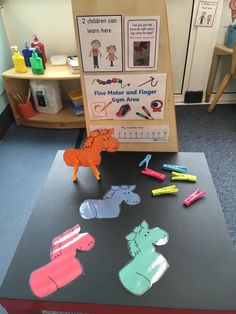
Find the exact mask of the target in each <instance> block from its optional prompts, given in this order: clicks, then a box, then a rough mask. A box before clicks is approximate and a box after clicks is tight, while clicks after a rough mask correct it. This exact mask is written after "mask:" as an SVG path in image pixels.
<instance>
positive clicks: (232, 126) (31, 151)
mask: <svg viewBox="0 0 236 314" xmlns="http://www.w3.org/2000/svg"><path fill="white" fill-rule="evenodd" d="M176 117H177V128H178V137H179V150H180V151H182V152H204V153H205V155H206V158H207V161H208V164H209V168H210V171H211V174H212V177H213V181H214V183H215V186H216V190H217V192H218V196H219V199H220V202H221V205H222V209H223V212H224V215H225V220H226V223H227V226H228V230H229V233H230V235H231V238H232V242H233V244H234V245H235V246H236V205H235V204H236V193H235V191H236V105H222V106H219V105H218V106H217V107H216V109H215V111H214V112H213V113H212V114H209V113H207V107H206V106H202V105H199V106H190V105H188V106H177V107H176ZM78 134H79V132H78V130H44V129H34V128H26V127H16V126H15V125H12V127H11V128H10V130H9V131H8V133H7V134H6V136H5V137H4V138H3V140H2V141H0V237H1V241H0V284H1V281H2V279H3V277H4V275H5V272H6V270H7V267H8V265H9V262H10V260H11V258H12V255H13V253H14V250H15V248H16V247H17V244H18V242H19V239H20V236H21V234H22V232H23V230H24V227H25V225H26V223H27V220H28V218H29V215H30V213H31V210H32V208H33V206H34V204H35V201H36V199H37V196H38V194H39V192H40V190H41V188H42V186H43V183H44V181H45V179H46V177H47V174H48V171H49V169H50V167H51V164H52V162H53V159H54V157H55V154H56V151H57V150H59V149H65V148H68V147H74V146H75V145H76V143H78V142H77V137H78ZM3 313H6V312H5V311H4V310H3V309H2V310H1V309H0V314H3Z"/></svg>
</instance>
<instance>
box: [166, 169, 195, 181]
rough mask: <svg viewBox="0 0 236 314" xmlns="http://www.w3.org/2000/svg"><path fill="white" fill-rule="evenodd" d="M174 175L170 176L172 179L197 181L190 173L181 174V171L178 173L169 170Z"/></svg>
mask: <svg viewBox="0 0 236 314" xmlns="http://www.w3.org/2000/svg"><path fill="white" fill-rule="evenodd" d="M171 173H172V174H173V175H175V177H171V180H172V181H176V180H180V181H191V182H196V181H197V176H194V175H191V174H183V173H178V172H175V171H172V172H171Z"/></svg>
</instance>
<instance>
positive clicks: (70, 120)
mask: <svg viewBox="0 0 236 314" xmlns="http://www.w3.org/2000/svg"><path fill="white" fill-rule="evenodd" d="M2 76H3V80H4V84H5V88H6V92H7V95H8V99H9V102H10V106H11V109H12V112H13V115H14V118H15V121H16V124H17V125H24V126H30V127H36V128H55V129H73V128H84V127H85V118H84V116H76V115H75V113H74V112H73V111H72V109H71V108H70V106H69V104H68V96H67V91H68V90H70V89H74V88H76V89H80V74H71V72H70V70H69V68H68V67H67V66H50V65H47V69H46V71H45V74H43V75H35V74H33V73H32V71H31V69H30V68H28V71H27V72H26V73H17V72H15V69H14V68H13V69H10V70H8V71H5V72H3V73H2ZM31 79H37V80H59V83H60V88H61V97H62V102H63V108H62V110H61V111H60V112H58V113H57V114H46V113H39V112H36V115H35V116H34V117H32V118H30V119H27V120H26V119H22V118H21V117H20V116H19V114H18V112H17V108H16V102H15V100H14V98H13V97H12V94H13V93H15V92H18V93H19V94H20V96H21V97H22V98H23V100H24V99H26V98H27V93H28V89H29V83H30V80H31Z"/></svg>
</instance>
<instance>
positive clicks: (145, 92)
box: [84, 73, 166, 120]
mask: <svg viewBox="0 0 236 314" xmlns="http://www.w3.org/2000/svg"><path fill="white" fill-rule="evenodd" d="M84 79H85V87H86V96H87V102H88V112H89V118H90V120H101V118H102V119H104V120H105V119H109V120H110V119H112V120H153V119H163V118H164V111H165V94H166V73H151V74H139V75H133V74H116V75H113V74H112V75H104V74H96V75H85V76H84Z"/></svg>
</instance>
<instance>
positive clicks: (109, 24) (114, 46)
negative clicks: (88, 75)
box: [77, 15, 123, 72]
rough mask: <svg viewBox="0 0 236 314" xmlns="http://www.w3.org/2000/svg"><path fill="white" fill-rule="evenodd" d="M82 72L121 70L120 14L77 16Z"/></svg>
mask: <svg viewBox="0 0 236 314" xmlns="http://www.w3.org/2000/svg"><path fill="white" fill-rule="evenodd" d="M77 23H78V31H79V39H80V47H81V59H82V66H83V70H84V72H96V71H98V72H100V71H108V72H113V71H122V70H123V68H122V64H123V60H122V17H121V15H96V16H77Z"/></svg>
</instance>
